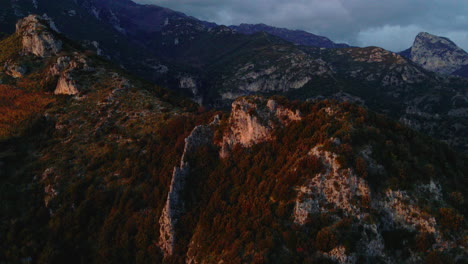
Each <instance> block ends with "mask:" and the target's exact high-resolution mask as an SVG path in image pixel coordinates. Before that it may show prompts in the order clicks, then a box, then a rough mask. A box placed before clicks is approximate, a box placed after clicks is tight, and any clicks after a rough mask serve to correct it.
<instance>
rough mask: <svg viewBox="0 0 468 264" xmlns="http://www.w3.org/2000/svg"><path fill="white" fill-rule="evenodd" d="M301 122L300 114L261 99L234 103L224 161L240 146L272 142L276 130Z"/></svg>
mask: <svg viewBox="0 0 468 264" xmlns="http://www.w3.org/2000/svg"><path fill="white" fill-rule="evenodd" d="M297 120H301V114H300V112H299V111H293V110H291V109H288V108H286V107H284V106H281V105H279V104H278V103H277V102H276V101H275V100H271V99H270V100H266V99H264V98H262V97H242V98H239V99H238V100H236V101H235V102H234V103H232V112H231V116H230V118H229V129H228V131H227V132H226V133H225V134H224V136H223V142H222V149H221V153H220V155H221V157H227V156H229V152H230V149H231V148H232V147H233V146H235V145H237V144H239V145H241V146H243V147H250V146H252V145H254V144H257V143H260V142H263V141H266V140H269V139H271V137H272V136H271V134H272V132H273V130H274V129H275V128H277V127H280V126H283V125H287V124H289V123H290V122H292V121H297Z"/></svg>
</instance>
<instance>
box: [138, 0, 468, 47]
mask: <svg viewBox="0 0 468 264" xmlns="http://www.w3.org/2000/svg"><path fill="white" fill-rule="evenodd" d="M136 2H139V3H146V4H156V5H160V6H164V7H168V8H171V9H174V10H177V11H181V12H184V13H186V14H188V15H191V16H194V17H197V18H199V19H202V20H207V21H212V22H216V23H218V24H224V25H232V24H240V23H265V24H269V25H272V26H277V27H286V28H290V29H302V30H306V31H309V32H311V33H314V34H319V35H324V36H327V37H329V38H331V39H332V40H334V41H338V42H340V41H342V42H348V43H350V44H352V45H359V46H369V45H378V46H381V47H384V48H387V49H390V50H395V51H396V50H401V49H405V48H407V47H409V46H410V45H411V43H412V42H413V40H414V37H415V36H416V34H417V33H418V32H420V31H427V32H429V33H432V34H436V35H441V36H446V37H449V38H453V39H452V40H453V41H455V42H456V43H457V44H458V45H459V46H461V47H462V48H464V49H465V50H468V15H467V14H468V1H462V0H288V1H284V0H255V1H252V0H136Z"/></svg>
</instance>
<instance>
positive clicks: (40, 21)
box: [16, 15, 62, 57]
mask: <svg viewBox="0 0 468 264" xmlns="http://www.w3.org/2000/svg"><path fill="white" fill-rule="evenodd" d="M16 33H17V34H19V35H20V36H21V37H22V45H23V52H24V53H32V54H34V55H36V56H39V57H49V56H52V55H55V54H57V53H58V52H60V51H61V49H62V41H60V40H58V39H57V38H56V37H55V35H54V32H53V29H52V27H51V20H50V19H49V18H47V17H41V16H38V15H29V16H28V17H26V18H24V19H22V20H20V21H18V23H17V24H16Z"/></svg>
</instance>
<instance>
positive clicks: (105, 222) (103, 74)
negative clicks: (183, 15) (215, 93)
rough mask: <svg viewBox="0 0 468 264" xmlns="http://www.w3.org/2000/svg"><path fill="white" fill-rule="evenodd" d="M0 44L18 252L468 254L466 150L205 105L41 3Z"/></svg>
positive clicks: (22, 255)
mask: <svg viewBox="0 0 468 264" xmlns="http://www.w3.org/2000/svg"><path fill="white" fill-rule="evenodd" d="M267 39H270V38H267ZM0 44H1V45H0V47H1V48H0V49H1V50H0V59H1V60H2V61H1V62H2V63H1V64H0V65H4V62H7V67H6V69H5V68H2V74H4V75H5V76H8V77H5V78H2V80H5V81H6V83H7V84H6V85H2V86H1V87H0V91H1V92H2V93H0V108H1V110H2V111H1V115H0V122H2V123H0V127H1V128H4V127H7V128H8V129H2V130H0V132H1V133H2V135H1V137H0V200H1V201H2V202H1V203H0V212H1V214H0V221H1V225H0V234H1V236H2V238H3V239H2V240H1V242H0V258H1V259H2V260H5V261H6V262H33V263H64V262H66V263H83V262H97V263H122V262H123V263H184V262H187V263H209V262H213V261H214V262H217V263H218V262H221V261H223V262H225V263H242V262H247V263H304V262H312V263H314V262H319V263H323V262H325V263H363V262H364V263H375V262H382V263H401V261H402V260H404V261H406V262H407V263H421V262H429V263H430V262H437V261H445V262H450V261H452V262H459V261H463V260H464V257H465V255H466V250H465V249H464V247H463V246H464V245H463V243H464V242H463V239H464V236H466V230H467V229H466V220H465V217H466V213H467V212H466V208H467V207H466V202H465V201H466V179H465V177H464V176H465V175H466V174H467V173H468V171H467V170H468V168H467V167H466V166H467V164H468V163H467V162H466V161H467V158H466V156H465V155H463V154H459V153H456V152H454V151H452V150H451V149H450V148H449V147H447V146H446V145H444V144H442V143H439V142H436V141H434V140H432V139H430V138H428V137H426V136H423V135H420V134H418V133H417V132H414V131H412V130H410V129H408V128H406V127H404V126H403V125H401V124H399V123H396V122H394V121H392V120H390V119H388V118H386V117H384V116H382V115H378V114H375V113H372V112H369V111H367V110H366V109H365V108H363V107H360V106H356V105H352V104H349V103H337V102H331V101H322V102H317V103H311V102H289V101H288V100H287V99H285V98H281V97H274V98H270V99H265V98H262V97H258V96H252V97H242V98H239V99H237V100H236V101H235V102H234V103H233V104H232V109H231V111H230V113H223V112H218V113H215V112H204V111H203V109H197V107H196V105H195V104H194V103H191V102H190V101H188V100H184V99H182V98H178V97H176V96H174V95H172V94H171V93H170V92H168V91H166V90H165V89H162V88H159V87H155V86H154V85H151V84H149V83H147V82H145V81H142V80H140V79H138V78H135V77H133V76H131V75H129V74H127V73H125V72H122V71H120V70H118V68H117V67H113V66H112V65H111V64H109V62H107V61H104V60H102V59H101V58H99V57H97V56H95V55H93V54H92V53H89V52H85V51H83V50H82V49H81V48H80V47H79V46H78V45H75V44H73V42H71V41H69V40H67V39H65V38H63V36H61V35H60V34H58V33H57V32H55V31H54V30H53V28H52V26H51V22H50V20H48V19H45V18H44V17H42V16H29V17H27V18H25V19H23V20H22V21H20V22H19V23H18V26H17V31H16V33H15V34H14V35H12V36H10V37H8V38H6V39H4V40H2V42H1V43H0ZM309 52H310V51H309ZM384 57H385V56H384ZM392 57H394V55H391V57H390V58H392ZM345 58H347V57H345ZM385 58H386V57H385ZM5 113H8V114H7V115H5ZM18 121H21V122H18Z"/></svg>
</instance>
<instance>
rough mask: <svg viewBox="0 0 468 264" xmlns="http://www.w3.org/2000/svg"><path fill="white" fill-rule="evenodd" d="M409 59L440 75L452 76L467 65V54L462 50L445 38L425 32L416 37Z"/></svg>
mask: <svg viewBox="0 0 468 264" xmlns="http://www.w3.org/2000/svg"><path fill="white" fill-rule="evenodd" d="M410 59H411V60H412V61H414V62H416V63H417V64H419V65H421V66H422V67H423V68H425V69H427V70H430V71H434V72H438V73H442V74H452V73H454V72H456V71H457V70H459V69H460V68H462V66H464V65H468V53H466V52H465V51H464V50H463V49H461V48H459V47H458V46H457V45H456V44H455V43H453V42H452V41H450V40H449V39H447V38H444V37H438V36H434V35H431V34H429V33H426V32H421V33H419V34H418V35H417V36H416V39H415V41H414V44H413V46H412V47H411V52H410Z"/></svg>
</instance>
